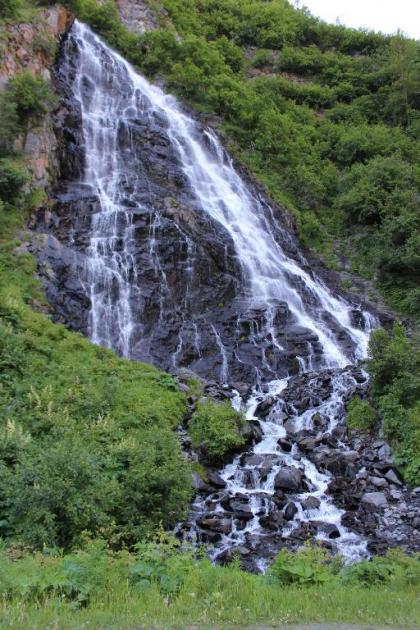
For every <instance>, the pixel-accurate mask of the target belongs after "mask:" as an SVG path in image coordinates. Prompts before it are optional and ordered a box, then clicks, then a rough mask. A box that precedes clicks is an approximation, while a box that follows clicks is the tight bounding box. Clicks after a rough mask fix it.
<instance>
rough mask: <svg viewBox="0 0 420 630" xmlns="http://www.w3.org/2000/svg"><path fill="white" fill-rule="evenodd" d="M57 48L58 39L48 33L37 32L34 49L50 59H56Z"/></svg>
mask: <svg viewBox="0 0 420 630" xmlns="http://www.w3.org/2000/svg"><path fill="white" fill-rule="evenodd" d="M57 48H58V44H57V41H56V39H55V38H54V37H52V36H51V35H48V34H47V33H37V34H36V35H35V37H34V38H33V41H32V49H33V51H34V52H36V53H39V54H41V55H43V56H44V57H46V58H47V59H48V60H49V61H51V60H53V59H54V57H55V54H56V52H57Z"/></svg>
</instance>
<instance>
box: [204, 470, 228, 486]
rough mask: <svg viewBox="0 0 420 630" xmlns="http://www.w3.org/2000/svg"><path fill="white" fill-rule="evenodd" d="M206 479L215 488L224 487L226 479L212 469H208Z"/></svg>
mask: <svg viewBox="0 0 420 630" xmlns="http://www.w3.org/2000/svg"><path fill="white" fill-rule="evenodd" d="M207 479H208V480H209V483H210V484H211V485H212V486H214V487H215V488H226V481H225V480H224V479H222V477H221V476H220V475H219V474H218V473H217V472H215V471H214V470H210V471H208V473H207Z"/></svg>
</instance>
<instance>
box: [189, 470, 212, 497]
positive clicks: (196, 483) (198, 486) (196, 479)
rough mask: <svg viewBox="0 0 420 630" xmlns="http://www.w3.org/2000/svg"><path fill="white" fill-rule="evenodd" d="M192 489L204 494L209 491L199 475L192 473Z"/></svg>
mask: <svg viewBox="0 0 420 630" xmlns="http://www.w3.org/2000/svg"><path fill="white" fill-rule="evenodd" d="M192 487H193V488H194V490H197V491H198V492H203V493H205V492H208V491H209V486H208V484H207V483H205V481H203V480H202V478H201V477H200V475H199V474H198V473H196V472H193V474H192Z"/></svg>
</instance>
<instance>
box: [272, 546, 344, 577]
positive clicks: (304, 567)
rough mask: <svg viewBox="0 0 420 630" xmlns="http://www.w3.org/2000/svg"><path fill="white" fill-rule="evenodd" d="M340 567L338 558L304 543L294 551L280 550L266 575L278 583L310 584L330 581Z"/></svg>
mask: <svg viewBox="0 0 420 630" xmlns="http://www.w3.org/2000/svg"><path fill="white" fill-rule="evenodd" d="M340 568H341V561H340V558H339V557H338V556H337V557H335V558H332V557H331V556H330V555H329V554H328V552H327V551H326V550H325V549H322V548H321V547H316V546H314V545H305V547H303V548H301V549H298V551H296V552H294V553H293V552H291V551H286V550H284V551H281V552H280V553H279V555H278V556H277V558H276V559H275V561H274V562H273V564H272V565H271V567H270V570H269V574H268V577H269V579H275V580H276V581H277V582H279V583H280V584H284V585H286V584H298V585H300V586H311V585H314V584H324V583H326V582H332V581H333V580H334V579H335V576H336V574H337V573H338V571H339V569H340Z"/></svg>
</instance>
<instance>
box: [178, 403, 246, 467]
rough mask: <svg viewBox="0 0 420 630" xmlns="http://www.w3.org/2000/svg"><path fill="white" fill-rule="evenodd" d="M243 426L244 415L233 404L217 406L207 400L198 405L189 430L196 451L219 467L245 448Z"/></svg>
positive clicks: (217, 404) (219, 404)
mask: <svg viewBox="0 0 420 630" xmlns="http://www.w3.org/2000/svg"><path fill="white" fill-rule="evenodd" d="M243 425H244V417H243V414H242V413H240V412H239V411H235V410H234V409H233V407H232V405H231V404H230V402H229V401H226V402H223V403H215V402H213V401H211V400H207V401H205V402H202V403H199V404H198V405H197V410H196V411H195V413H194V414H193V416H192V418H191V420H190V423H189V427H188V430H189V434H190V436H191V443H192V446H193V448H194V449H198V450H199V451H201V453H202V454H203V456H204V458H205V459H207V460H208V461H210V462H211V463H213V464H217V463H221V462H223V460H224V459H225V458H226V455H229V453H232V452H233V451H235V450H237V449H238V448H239V447H241V446H243V445H244V443H245V439H244V437H243V436H242V434H241V428H242V427H243Z"/></svg>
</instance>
